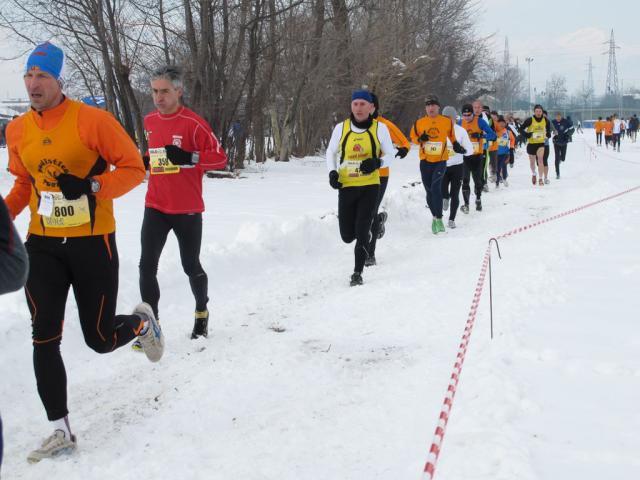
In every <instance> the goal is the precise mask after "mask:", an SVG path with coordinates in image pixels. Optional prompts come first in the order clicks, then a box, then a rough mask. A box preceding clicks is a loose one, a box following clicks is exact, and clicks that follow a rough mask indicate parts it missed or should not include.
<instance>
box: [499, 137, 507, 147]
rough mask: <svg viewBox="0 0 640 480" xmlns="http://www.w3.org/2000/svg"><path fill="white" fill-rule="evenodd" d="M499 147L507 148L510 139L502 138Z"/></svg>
mask: <svg viewBox="0 0 640 480" xmlns="http://www.w3.org/2000/svg"><path fill="white" fill-rule="evenodd" d="M498 145H500V146H501V147H506V146H508V145H509V139H508V138H502V137H501V138H500V140H498Z"/></svg>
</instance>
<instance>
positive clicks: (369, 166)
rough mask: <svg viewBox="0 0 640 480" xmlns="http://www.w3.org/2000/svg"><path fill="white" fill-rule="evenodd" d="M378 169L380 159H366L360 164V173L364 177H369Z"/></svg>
mask: <svg viewBox="0 0 640 480" xmlns="http://www.w3.org/2000/svg"><path fill="white" fill-rule="evenodd" d="M378 168H380V159H379V158H367V159H366V160H363V161H362V162H361V163H360V171H361V172H362V173H364V174H365V175H369V174H370V173H373V172H374V171H376V170H377V169H378Z"/></svg>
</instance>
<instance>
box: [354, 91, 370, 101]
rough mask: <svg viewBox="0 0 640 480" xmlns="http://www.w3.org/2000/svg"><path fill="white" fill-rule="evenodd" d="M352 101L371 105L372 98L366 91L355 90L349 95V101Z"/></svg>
mask: <svg viewBox="0 0 640 480" xmlns="http://www.w3.org/2000/svg"><path fill="white" fill-rule="evenodd" d="M354 100H366V101H367V102H369V103H373V98H372V97H371V93H370V92H369V91H368V90H356V91H355V92H353V93H352V94H351V101H352V102H353V101H354Z"/></svg>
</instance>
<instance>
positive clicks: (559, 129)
mask: <svg viewBox="0 0 640 480" xmlns="http://www.w3.org/2000/svg"><path fill="white" fill-rule="evenodd" d="M551 123H552V125H553V128H554V129H555V131H556V133H555V135H554V136H553V143H554V144H556V145H566V144H567V143H569V141H570V137H571V134H572V133H573V123H572V122H570V121H569V120H567V119H566V118H561V119H560V121H558V120H553V121H552V122H551Z"/></svg>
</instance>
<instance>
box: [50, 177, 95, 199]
mask: <svg viewBox="0 0 640 480" xmlns="http://www.w3.org/2000/svg"><path fill="white" fill-rule="evenodd" d="M57 180H58V186H59V187H60V191H61V192H62V195H64V198H66V199H67V200H77V199H78V198H80V197H81V196H82V195H89V194H90V193H91V180H89V179H88V178H80V177H76V176H75V175H71V174H70V173H61V174H60V175H58V177H57Z"/></svg>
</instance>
